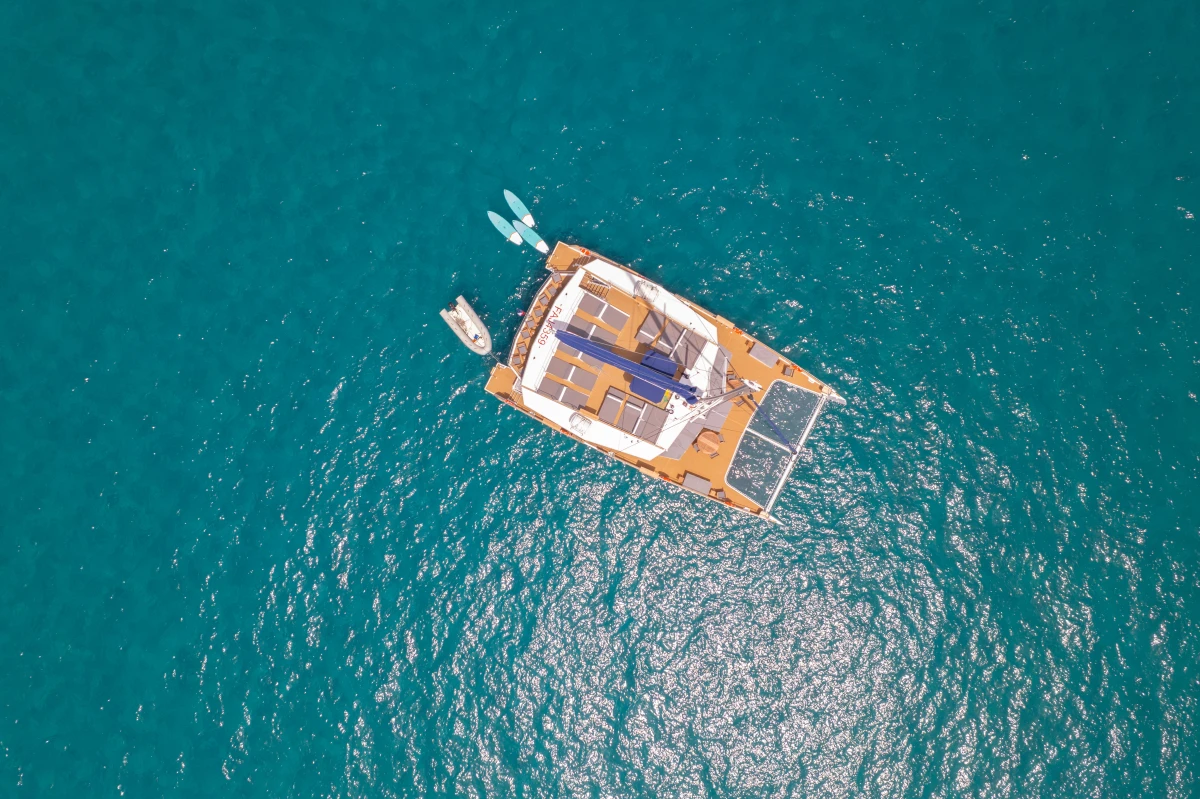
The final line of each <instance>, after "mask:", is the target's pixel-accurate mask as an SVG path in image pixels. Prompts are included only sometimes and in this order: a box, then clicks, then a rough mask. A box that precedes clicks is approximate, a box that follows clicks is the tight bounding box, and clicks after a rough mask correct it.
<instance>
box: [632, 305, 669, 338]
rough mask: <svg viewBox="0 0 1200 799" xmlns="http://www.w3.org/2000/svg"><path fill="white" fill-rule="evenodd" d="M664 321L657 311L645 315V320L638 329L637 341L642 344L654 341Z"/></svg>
mask: <svg viewBox="0 0 1200 799" xmlns="http://www.w3.org/2000/svg"><path fill="white" fill-rule="evenodd" d="M664 321H665V320H664V319H663V316H662V314H660V313H658V312H657V311H651V312H650V313H648V314H646V320H645V321H644V322H642V326H641V327H639V328H638V332H637V340H638V341H640V342H642V343H643V344H649V343H650V342H652V341H654V337H655V336H657V335H658V332H659V331H660V330H662V328H663V322H664Z"/></svg>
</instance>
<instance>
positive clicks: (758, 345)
mask: <svg viewBox="0 0 1200 799" xmlns="http://www.w3.org/2000/svg"><path fill="white" fill-rule="evenodd" d="M750 357H752V358H754V359H756V360H758V361H761V362H762V363H765V364H766V365H767V366H774V365H775V364H776V363H778V362H779V356H778V355H776V354H775V350H773V349H771V348H770V347H768V346H767V345H766V344H763V343H762V342H758V341H756V342H755V343H754V346H753V347H751V348H750Z"/></svg>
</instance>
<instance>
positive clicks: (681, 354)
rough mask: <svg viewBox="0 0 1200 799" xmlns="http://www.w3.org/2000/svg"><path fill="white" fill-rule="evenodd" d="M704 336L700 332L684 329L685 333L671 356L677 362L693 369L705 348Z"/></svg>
mask: <svg viewBox="0 0 1200 799" xmlns="http://www.w3.org/2000/svg"><path fill="white" fill-rule="evenodd" d="M704 344H705V341H704V337H703V336H701V335H700V334H699V333H693V332H692V331H691V330H685V331H683V335H682V337H681V338H680V340H679V344H678V346H676V347H675V351H674V352H672V353H671V358H672V360H674V361H675V362H676V363H681V364H683V368H685V369H691V368H692V367H693V366H695V365H696V361H697V360H699V358H700V352H701V350H703V349H704Z"/></svg>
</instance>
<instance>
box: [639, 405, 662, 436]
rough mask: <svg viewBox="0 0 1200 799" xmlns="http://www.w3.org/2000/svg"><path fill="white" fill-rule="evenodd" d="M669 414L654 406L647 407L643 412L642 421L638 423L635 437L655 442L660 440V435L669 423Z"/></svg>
mask: <svg viewBox="0 0 1200 799" xmlns="http://www.w3.org/2000/svg"><path fill="white" fill-rule="evenodd" d="M669 416H670V415H669V414H668V413H667V412H666V411H664V410H663V409H662V408H659V407H657V406H654V405H648V406H646V410H645V411H643V412H642V420H641V422H639V423H638V426H637V429H636V430H634V431H633V432H634V435H636V436H637V437H638V438H644V439H646V440H647V441H655V440H657V439H658V434H659V433H661V432H662V429H663V425H665V424H666V423H667V419H668V418H669Z"/></svg>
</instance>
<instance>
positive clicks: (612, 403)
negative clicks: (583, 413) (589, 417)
mask: <svg viewBox="0 0 1200 799" xmlns="http://www.w3.org/2000/svg"><path fill="white" fill-rule="evenodd" d="M623 399H625V393H624V392H623V391H618V390H616V389H615V388H610V389H609V390H608V393H607V394H605V395H604V402H602V403H600V412H599V413H597V414H596V415H597V416H599V417H600V421H602V422H604V423H606V424H611V425H615V424H616V423H617V411H619V410H621V400H623Z"/></svg>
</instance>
